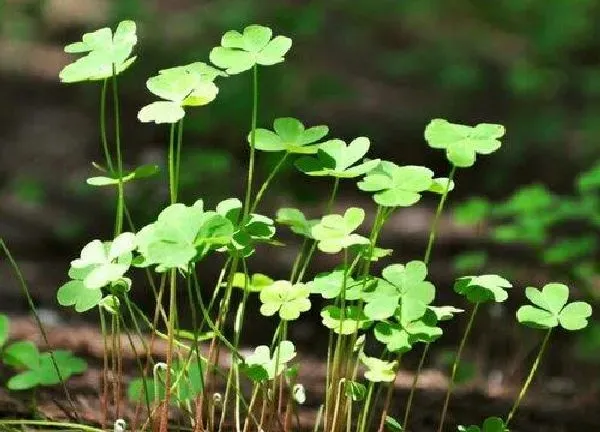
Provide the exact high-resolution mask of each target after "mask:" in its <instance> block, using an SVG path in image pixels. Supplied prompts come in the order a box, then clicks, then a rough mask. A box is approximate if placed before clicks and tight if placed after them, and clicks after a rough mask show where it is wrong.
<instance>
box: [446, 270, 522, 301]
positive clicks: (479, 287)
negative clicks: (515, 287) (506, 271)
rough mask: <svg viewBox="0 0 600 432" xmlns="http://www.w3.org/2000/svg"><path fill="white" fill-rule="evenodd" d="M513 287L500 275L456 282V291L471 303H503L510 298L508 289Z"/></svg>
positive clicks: (475, 277) (468, 278) (463, 279)
mask: <svg viewBox="0 0 600 432" xmlns="http://www.w3.org/2000/svg"><path fill="white" fill-rule="evenodd" d="M511 287H512V284H511V283H510V282H509V281H507V280H506V279H504V278H502V277H500V276H498V275H481V276H464V277H462V278H459V279H458V280H457V281H456V283H455V284H454V291H455V292H456V293H458V294H461V295H463V296H465V297H466V298H467V300H468V301H470V302H471V303H485V302H488V301H495V302H496V303H502V302H503V301H505V300H506V299H507V298H508V292H507V291H506V288H511Z"/></svg>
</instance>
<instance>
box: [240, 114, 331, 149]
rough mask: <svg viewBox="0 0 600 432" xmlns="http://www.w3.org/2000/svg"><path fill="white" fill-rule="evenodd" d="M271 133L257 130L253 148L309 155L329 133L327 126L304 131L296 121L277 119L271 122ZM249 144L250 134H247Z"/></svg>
mask: <svg viewBox="0 0 600 432" xmlns="http://www.w3.org/2000/svg"><path fill="white" fill-rule="evenodd" d="M273 129H274V132H273V131H270V130H267V129H257V130H256V136H255V141H256V142H255V147H256V149H258V150H262V151H267V152H276V151H285V152H287V153H291V154H311V153H316V152H317V150H318V143H317V141H319V140H320V139H321V138H323V137H324V136H325V135H327V133H328V132H329V129H328V127H327V126H314V127H311V128H309V129H305V127H304V125H303V124H302V123H301V122H300V121H299V120H297V119H295V118H291V117H284V118H278V119H276V120H275V121H274V122H273ZM248 142H249V143H250V142H251V134H248Z"/></svg>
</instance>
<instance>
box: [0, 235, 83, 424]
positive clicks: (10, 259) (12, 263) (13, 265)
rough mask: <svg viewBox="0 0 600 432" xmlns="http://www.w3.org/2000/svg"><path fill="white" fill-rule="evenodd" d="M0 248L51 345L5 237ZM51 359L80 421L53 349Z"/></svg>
mask: <svg viewBox="0 0 600 432" xmlns="http://www.w3.org/2000/svg"><path fill="white" fill-rule="evenodd" d="M0 249H2V251H3V252H4V255H5V256H6V258H7V259H8V262H9V263H10V266H11V268H12V269H13V271H14V272H15V275H16V276H17V280H18V282H19V286H20V288H21V291H22V292H23V295H24V296H25V298H26V299H27V304H28V305H29V309H30V310H31V314H32V315H33V318H34V319H35V322H36V324H37V326H38V328H39V330H40V333H41V335H42V338H43V339H44V343H45V344H46V346H47V347H50V342H49V340H48V334H47V333H46V330H45V329H44V325H43V324H42V320H41V319H40V316H39V314H38V312H37V309H36V307H35V303H34V302H33V298H32V297H31V293H30V292H29V287H28V286H27V282H25V277H24V276H23V273H21V269H20V268H19V265H18V264H17V261H15V259H14V257H13V256H12V254H11V253H10V250H9V249H8V246H7V245H6V243H5V242H4V239H3V238H0ZM50 359H51V360H52V366H54V369H55V371H56V375H57V376H58V379H59V381H60V383H61V386H62V388H63V391H64V393H65V397H66V399H67V402H68V403H69V406H70V408H71V410H72V411H73V416H74V417H75V420H77V421H79V415H78V414H77V410H76V409H75V404H74V403H73V399H71V395H70V393H69V390H68V389H67V384H66V382H65V380H64V379H63V375H62V373H61V371H60V369H59V368H58V363H56V359H55V358H54V354H53V353H52V351H50Z"/></svg>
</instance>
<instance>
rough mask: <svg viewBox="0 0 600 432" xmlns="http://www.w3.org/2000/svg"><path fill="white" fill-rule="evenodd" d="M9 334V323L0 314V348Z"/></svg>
mask: <svg viewBox="0 0 600 432" xmlns="http://www.w3.org/2000/svg"><path fill="white" fill-rule="evenodd" d="M9 334H10V321H9V320H8V317H7V316H6V315H4V314H0V348H2V347H3V346H4V344H5V343H6V341H7V340H8V336H9Z"/></svg>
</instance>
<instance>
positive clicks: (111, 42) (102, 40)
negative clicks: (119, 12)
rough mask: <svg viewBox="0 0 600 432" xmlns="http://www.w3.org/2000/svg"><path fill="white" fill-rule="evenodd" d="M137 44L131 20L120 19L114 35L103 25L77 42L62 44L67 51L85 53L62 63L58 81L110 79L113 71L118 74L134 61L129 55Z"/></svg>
mask: <svg viewBox="0 0 600 432" xmlns="http://www.w3.org/2000/svg"><path fill="white" fill-rule="evenodd" d="M136 43H137V36H136V26H135V23H134V22H133V21H122V22H120V23H119V25H118V26H117V29H116V30H115V33H114V35H113V33H112V30H111V29H110V28H102V29H100V30H96V31H94V32H92V33H86V34H84V35H83V38H82V40H81V41H80V42H75V43H72V44H70V45H67V46H66V47H65V52H67V53H74V54H75V53H88V54H87V55H86V56H84V57H81V58H79V59H78V60H76V61H75V62H73V63H71V64H69V65H67V66H65V67H64V68H63V69H62V70H61V72H60V74H59V77H60V80H61V81H62V82H65V83H71V82H78V81H87V80H101V79H106V78H109V77H111V76H112V75H113V72H114V73H115V74H116V75H118V74H120V73H121V72H123V71H124V70H125V69H127V68H128V67H129V66H130V65H131V64H132V63H133V62H134V60H135V57H130V56H131V52H132V51H133V47H134V46H135V44H136Z"/></svg>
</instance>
